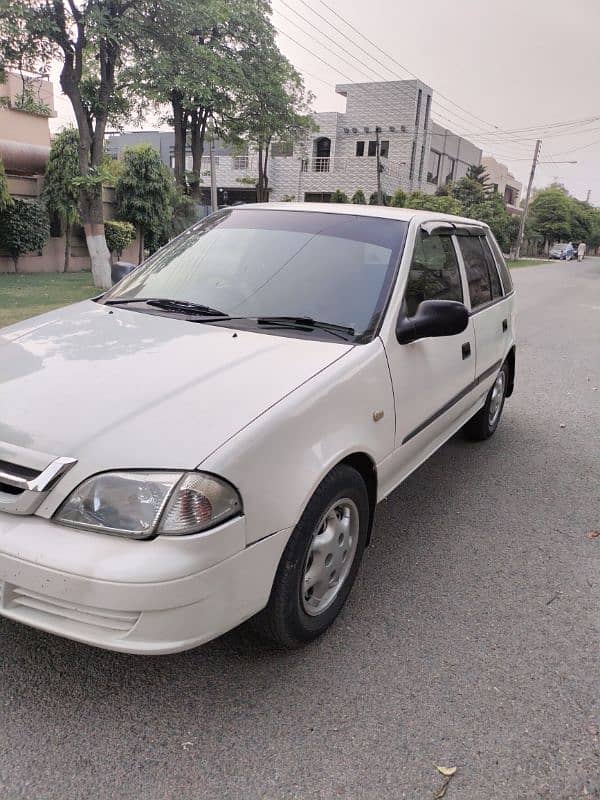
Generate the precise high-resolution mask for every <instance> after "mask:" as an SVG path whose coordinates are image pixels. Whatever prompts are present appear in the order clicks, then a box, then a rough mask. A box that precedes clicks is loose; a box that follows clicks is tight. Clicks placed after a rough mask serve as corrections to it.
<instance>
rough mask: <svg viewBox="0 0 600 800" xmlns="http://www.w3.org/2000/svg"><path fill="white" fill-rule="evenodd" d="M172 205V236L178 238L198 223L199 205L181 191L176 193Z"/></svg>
mask: <svg viewBox="0 0 600 800" xmlns="http://www.w3.org/2000/svg"><path fill="white" fill-rule="evenodd" d="M172 204H173V216H172V218H171V229H170V234H171V236H178V235H179V234H180V233H183V231H185V230H187V228H189V227H190V225H193V224H194V222H197V221H198V219H199V213H198V205H197V204H196V203H195V202H194V201H193V200H192V198H191V197H188V196H187V195H185V194H183V192H182V191H181V190H178V191H176V192H175V193H174V195H173V199H172Z"/></svg>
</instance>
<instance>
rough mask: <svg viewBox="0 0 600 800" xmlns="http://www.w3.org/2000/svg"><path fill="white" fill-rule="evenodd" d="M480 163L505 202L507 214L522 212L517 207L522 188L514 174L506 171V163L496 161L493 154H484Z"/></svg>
mask: <svg viewBox="0 0 600 800" xmlns="http://www.w3.org/2000/svg"><path fill="white" fill-rule="evenodd" d="M481 163H482V164H483V166H484V167H485V168H486V171H487V174H488V175H489V176H490V183H491V184H492V185H493V187H494V189H495V190H496V191H497V192H498V193H499V194H500V195H501V197H502V199H503V200H504V202H505V203H506V209H507V211H508V212H509V214H519V215H520V214H522V213H523V212H522V209H521V208H520V207H519V200H520V198H521V191H522V189H523V184H522V183H521V181H518V180H517V179H516V178H515V176H514V175H513V174H512V173H511V172H509V171H508V167H507V166H506V164H501V163H500V162H499V161H496V159H495V158H493V156H484V157H483V158H482V160H481Z"/></svg>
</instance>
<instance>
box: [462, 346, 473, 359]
mask: <svg viewBox="0 0 600 800" xmlns="http://www.w3.org/2000/svg"><path fill="white" fill-rule="evenodd" d="M461 350H462V357H463V361H464V360H465V358H468V357H469V356H470V355H471V342H465V343H464V344H463V346H462V347H461Z"/></svg>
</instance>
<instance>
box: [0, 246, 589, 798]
mask: <svg viewBox="0 0 600 800" xmlns="http://www.w3.org/2000/svg"><path fill="white" fill-rule="evenodd" d="M513 277H514V281H515V284H516V287H517V289H518V291H519V296H518V309H519V319H518V332H519V337H520V342H519V350H518V356H517V359H518V375H517V387H516V392H515V395H514V397H513V398H511V400H510V401H508V402H507V405H506V408H505V412H504V419H503V420H502V422H501V424H500V428H499V430H498V432H497V434H496V436H495V437H494V438H493V439H492V440H491V441H490V442H487V443H483V444H476V445H474V444H469V443H467V442H465V441H463V440H462V439H461V438H459V437H456V438H455V439H454V440H453V441H452V442H450V443H449V444H448V445H446V446H445V447H444V448H443V449H442V450H441V451H440V452H439V453H438V454H436V456H434V457H433V458H432V459H431V460H430V461H429V462H428V463H427V464H426V465H425V466H423V467H422V468H421V469H420V470H419V471H418V472H417V473H416V474H414V475H413V476H412V477H411V478H410V479H409V480H408V481H407V482H406V483H405V484H404V485H403V486H402V487H401V488H400V489H399V490H398V491H396V492H395V493H394V495H393V496H392V497H391V498H390V499H389V500H388V501H386V502H385V503H383V504H382V505H381V506H380V508H379V511H378V515H377V520H376V528H375V534H374V540H373V545H372V547H371V548H370V549H369V551H367V554H366V556H365V560H364V562H363V568H362V571H361V573H360V576H359V579H358V582H357V584H356V586H355V588H354V591H353V593H352V595H351V598H350V600H349V602H348V605H347V607H346V609H345V611H344V612H343V614H342V616H341V618H340V619H339V620H338V622H337V624H336V625H335V626H334V627H333V629H332V630H331V631H330V632H329V633H328V634H327V635H326V636H325V637H324V638H323V639H321V640H320V641H319V642H316V643H314V644H313V645H311V646H309V647H307V648H306V649H304V650H301V651H298V652H294V653H288V654H282V653H279V652H274V651H272V650H269V649H265V648H264V647H262V646H261V645H258V644H257V643H256V641H255V640H254V639H253V638H252V637H251V636H250V635H249V634H248V633H247V632H246V631H245V630H243V629H242V630H240V631H235V632H233V633H231V634H229V635H227V636H225V637H223V638H222V639H220V640H219V641H216V642H214V643H211V644H209V645H207V646H205V647H203V648H200V649H197V650H195V651H192V652H189V653H183V654H180V655H174V656H166V657H162V658H156V659H146V658H141V657H134V656H125V655H116V654H112V653H107V652H102V651H100V650H95V649H93V648H90V647H86V646H83V645H79V644H75V643H73V642H68V641H65V640H61V639H58V638H55V637H53V636H50V635H46V634H43V633H40V632H37V631H34V630H31V629H28V628H25V627H22V626H20V625H18V624H16V623H12V622H9V621H6V620H0V665H1V672H0V708H1V712H0V752H1V758H0V790H1V795H2V797H4V798H10V800H13V799H14V798H15V799H16V798H28V800H29V799H30V798H44V800H55V799H56V800H59V799H60V800H64V799H65V798H84V797H85V798H87V797H92V798H94V800H105V799H106V800H108V798H119V800H126V798H132V799H133V798H136V800H137V799H138V798H144V800H159V799H160V800H166V799H167V798H177V800H188V798H189V800H191V799H192V798H194V800H201V799H203V798H219V799H220V798H232V799H234V800H258V799H259V798H261V800H262V799H267V798H268V799H269V800H271V799H272V800H279V799H280V798H302V800H308V799H309V798H310V799H311V800H313V799H314V800H316V799H317V798H323V800H330V798H353V799H356V798H365V800H385V799H386V798H394V800H395V799H396V798H409V800H413V799H415V800H416V799H417V798H418V800H421V799H424V798H431V797H432V796H433V793H434V791H435V790H436V788H437V787H438V786H439V785H440V783H441V776H440V775H439V774H437V773H436V771H435V768H434V765H435V764H443V765H449V766H457V767H458V770H457V773H456V775H455V776H454V777H453V778H452V780H451V782H450V784H449V787H448V794H447V798H449V800H454V799H456V800H459V798H460V799H461V800H499V799H500V798H503V799H504V798H505V799H506V800H516V799H517V798H518V799H519V800H520V799H521V798H543V799H544V800H571V798H573V800H583V798H589V797H595V798H600V736H599V728H598V726H599V722H600V720H599V702H598V701H599V697H600V688H599V687H600V681H599V678H600V667H599V658H598V657H599V644H600V590H599V585H598V575H599V572H600V570H599V568H600V538H596V539H590V538H587V537H586V534H587V533H588V532H590V531H592V530H596V529H600V259H586V261H585V262H584V263H583V264H577V263H555V264H552V265H549V266H546V265H544V266H539V267H537V266H536V267H530V268H523V269H519V270H515V271H514V272H513ZM562 426H564V427H562Z"/></svg>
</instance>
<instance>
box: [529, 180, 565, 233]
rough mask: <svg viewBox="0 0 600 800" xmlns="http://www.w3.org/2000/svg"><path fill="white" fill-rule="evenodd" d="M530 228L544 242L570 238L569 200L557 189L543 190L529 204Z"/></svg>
mask: <svg viewBox="0 0 600 800" xmlns="http://www.w3.org/2000/svg"><path fill="white" fill-rule="evenodd" d="M531 226H532V228H533V230H534V231H535V232H536V233H537V234H539V235H540V236H541V237H542V239H543V241H544V242H548V243H550V244H551V243H552V242H556V241H561V240H563V239H565V240H566V239H569V238H570V237H571V203H570V198H569V197H568V196H567V195H566V194H565V193H564V192H563V191H562V190H561V189H558V188H550V189H544V190H542V191H541V192H539V193H538V194H537V196H536V198H535V200H534V201H533V203H532V204H531Z"/></svg>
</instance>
